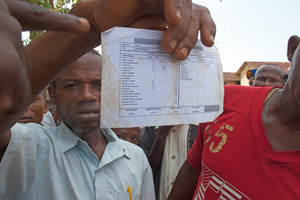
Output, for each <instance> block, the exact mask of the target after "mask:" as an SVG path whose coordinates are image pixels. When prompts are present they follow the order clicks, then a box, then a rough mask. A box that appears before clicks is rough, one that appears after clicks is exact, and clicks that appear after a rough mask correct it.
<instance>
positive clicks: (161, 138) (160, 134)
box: [145, 126, 173, 177]
mask: <svg viewBox="0 0 300 200" xmlns="http://www.w3.org/2000/svg"><path fill="white" fill-rule="evenodd" d="M172 128H173V126H160V127H159V128H158V130H157V132H156V134H155V138H154V141H153V144H152V147H151V150H150V152H149V153H148V155H147V158H148V161H149V164H150V166H151V169H152V172H153V177H156V175H157V172H158V171H159V169H160V167H161V163H162V158H163V153H164V149H165V143H166V138H167V136H168V135H169V134H170V132H171V130H172ZM146 130H147V129H146ZM153 131H154V130H153ZM145 134H146V133H145Z"/></svg>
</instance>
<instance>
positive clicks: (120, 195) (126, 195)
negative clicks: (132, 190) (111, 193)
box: [118, 192, 141, 200]
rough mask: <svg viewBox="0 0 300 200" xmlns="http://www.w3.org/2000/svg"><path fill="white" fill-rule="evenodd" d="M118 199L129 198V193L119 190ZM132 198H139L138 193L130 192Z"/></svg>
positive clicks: (134, 199) (128, 199) (127, 199)
mask: <svg viewBox="0 0 300 200" xmlns="http://www.w3.org/2000/svg"><path fill="white" fill-rule="evenodd" d="M118 196H119V198H118V200H130V198H129V193H127V192H119V195H118ZM132 200H141V198H140V194H132Z"/></svg>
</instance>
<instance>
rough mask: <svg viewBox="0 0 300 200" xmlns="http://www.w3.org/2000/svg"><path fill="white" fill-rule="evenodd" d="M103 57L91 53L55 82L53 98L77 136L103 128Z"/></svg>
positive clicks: (65, 120)
mask: <svg viewBox="0 0 300 200" xmlns="http://www.w3.org/2000/svg"><path fill="white" fill-rule="evenodd" d="M101 70H102V62H101V57H100V56H98V55H94V54H92V53H87V54H85V55H84V56H82V57H81V58H79V59H78V60H77V61H75V62H74V63H73V64H72V65H70V67H68V68H67V69H66V71H64V72H63V73H62V74H61V75H60V76H59V77H58V78H57V79H56V81H55V83H56V88H55V90H54V91H55V93H54V94H53V90H50V91H51V94H50V96H51V99H52V98H53V99H52V101H53V102H54V103H55V104H56V105H57V113H58V115H59V116H60V118H61V119H62V120H63V122H64V123H65V124H66V125H67V126H69V127H70V128H71V129H72V130H73V131H74V132H75V133H76V134H77V135H79V136H80V135H81V134H84V133H87V132H93V131H96V130H98V129H99V128H100V104H101V102H100V99H101V78H102V76H101Z"/></svg>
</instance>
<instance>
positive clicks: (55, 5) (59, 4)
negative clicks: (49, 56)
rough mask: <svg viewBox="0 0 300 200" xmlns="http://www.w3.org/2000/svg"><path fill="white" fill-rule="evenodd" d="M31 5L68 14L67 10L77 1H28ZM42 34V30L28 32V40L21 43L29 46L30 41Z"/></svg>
mask: <svg viewBox="0 0 300 200" xmlns="http://www.w3.org/2000/svg"><path fill="white" fill-rule="evenodd" d="M29 1H30V2H32V3H35V4H38V5H40V6H41V7H43V8H47V9H50V10H52V11H54V12H60V13H68V12H69V10H70V9H71V8H72V7H73V6H74V5H75V4H76V3H77V2H78V1H79V0H29ZM43 33H44V30H40V31H30V33H29V38H28V39H26V40H24V41H23V44H24V45H27V44H29V43H30V42H31V41H33V40H34V39H36V38H37V37H39V36H40V35H42V34H43Z"/></svg>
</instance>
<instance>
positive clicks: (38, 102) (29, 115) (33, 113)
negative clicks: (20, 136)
mask: <svg viewBox="0 0 300 200" xmlns="http://www.w3.org/2000/svg"><path fill="white" fill-rule="evenodd" d="M47 111H48V102H47V101H45V97H44V94H43V93H40V95H39V96H37V97H36V98H35V100H34V101H33V102H32V103H31V104H30V106H29V107H28V108H27V110H26V112H25V113H24V114H23V116H22V117H21V118H20V119H19V121H18V122H19V123H29V122H31V123H38V124H40V123H41V121H42V120H43V116H44V113H46V112H47Z"/></svg>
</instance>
